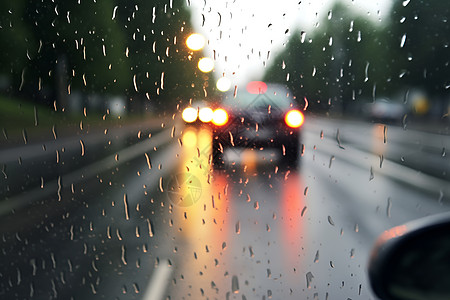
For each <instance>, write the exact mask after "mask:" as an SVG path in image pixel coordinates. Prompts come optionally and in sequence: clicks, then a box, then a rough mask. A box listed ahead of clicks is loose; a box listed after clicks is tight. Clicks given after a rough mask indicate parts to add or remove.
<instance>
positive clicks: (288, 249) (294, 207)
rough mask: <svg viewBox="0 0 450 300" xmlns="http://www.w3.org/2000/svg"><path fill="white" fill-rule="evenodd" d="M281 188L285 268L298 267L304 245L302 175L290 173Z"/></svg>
mask: <svg viewBox="0 0 450 300" xmlns="http://www.w3.org/2000/svg"><path fill="white" fill-rule="evenodd" d="M280 188H281V191H282V193H281V199H280V201H281V213H282V215H281V216H280V217H281V220H280V223H281V226H282V230H281V232H282V245H283V254H284V260H285V264H286V267H287V268H291V269H292V268H293V267H297V269H298V268H299V267H300V265H299V264H300V262H301V260H300V258H299V254H300V253H301V252H302V247H304V246H305V245H304V241H305V237H304V236H303V234H304V222H305V221H304V219H303V217H302V216H301V215H302V211H303V209H304V208H305V195H304V193H303V191H304V190H305V186H304V184H303V180H302V177H301V176H300V175H299V174H297V173H290V174H288V175H287V178H286V180H285V182H284V184H283V185H282V186H281V187H280Z"/></svg>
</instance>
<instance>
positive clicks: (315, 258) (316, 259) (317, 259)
mask: <svg viewBox="0 0 450 300" xmlns="http://www.w3.org/2000/svg"><path fill="white" fill-rule="evenodd" d="M314 262H315V263H317V262H319V250H317V251H316V256H314Z"/></svg>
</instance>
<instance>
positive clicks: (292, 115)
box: [284, 109, 305, 128]
mask: <svg viewBox="0 0 450 300" xmlns="http://www.w3.org/2000/svg"><path fill="white" fill-rule="evenodd" d="M284 121H285V122H286V125H287V126H289V127H291V128H298V127H300V126H302V125H303V122H304V121H305V117H304V116H303V114H302V113H301V112H300V111H299V110H296V109H293V110H290V111H289V112H288V113H287V114H286V116H285V117H284Z"/></svg>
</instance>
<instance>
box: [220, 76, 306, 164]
mask: <svg viewBox="0 0 450 300" xmlns="http://www.w3.org/2000/svg"><path fill="white" fill-rule="evenodd" d="M214 114H217V118H213V122H212V123H213V152H212V153H213V154H212V155H213V157H212V160H213V165H214V167H215V168H222V167H224V166H225V160H226V159H224V156H225V155H224V154H225V153H226V151H227V149H229V148H231V149H232V150H237V151H238V150H240V149H242V148H253V149H254V150H263V149H266V148H273V149H277V150H279V154H280V157H281V162H282V163H283V165H288V166H292V167H294V168H295V167H297V166H298V160H299V156H300V154H301V153H300V152H301V149H300V128H301V126H302V124H303V121H304V116H303V113H302V112H301V110H300V109H299V107H298V105H297V104H296V102H295V100H294V99H293V97H292V94H291V93H290V91H289V90H288V89H287V88H286V87H284V86H283V85H279V84H266V83H264V82H260V81H254V82H250V83H249V84H248V85H247V86H246V88H245V89H240V90H237V91H236V92H234V93H232V94H226V95H225V96H224V99H223V101H222V103H221V107H220V108H219V109H216V110H215V111H214ZM215 117H216V116H215ZM215 119H218V120H219V121H218V122H215V121H214V120H215ZM231 149H230V150H231Z"/></svg>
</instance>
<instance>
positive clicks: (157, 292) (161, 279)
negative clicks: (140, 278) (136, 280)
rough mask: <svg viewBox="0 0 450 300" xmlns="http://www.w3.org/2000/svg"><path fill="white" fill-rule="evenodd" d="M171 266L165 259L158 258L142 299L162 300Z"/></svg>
mask: <svg viewBox="0 0 450 300" xmlns="http://www.w3.org/2000/svg"><path fill="white" fill-rule="evenodd" d="M171 275H172V267H171V266H169V261H168V260H167V259H163V260H160V262H159V265H158V267H157V268H156V269H155V272H154V273H153V276H152V278H150V282H149V284H148V287H147V291H146V292H145V295H144V298H143V299H144V300H162V299H163V297H164V293H165V292H166V289H167V286H168V285H169V283H170V276H171Z"/></svg>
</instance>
